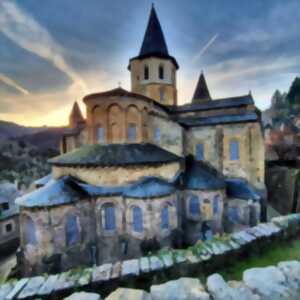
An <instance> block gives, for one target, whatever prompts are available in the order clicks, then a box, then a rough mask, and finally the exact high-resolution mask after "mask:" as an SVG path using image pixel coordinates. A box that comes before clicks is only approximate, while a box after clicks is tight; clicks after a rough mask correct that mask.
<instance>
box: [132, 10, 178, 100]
mask: <svg viewBox="0 0 300 300" xmlns="http://www.w3.org/2000/svg"><path fill="white" fill-rule="evenodd" d="M128 69H129V71H130V72H131V91H132V92H134V93H138V94H142V95H144V96H147V97H150V98H152V99H154V100H156V101H157V102H159V103H161V104H165V105H177V88H176V71H177V70H178V69H179V66H178V63H177V61H176V59H175V58H174V57H173V56H170V55H169V51H168V47H167V44H166V41H165V37H164V34H163V31H162V29H161V26H160V23H159V20H158V17H157V14H156V11H155V8H154V6H153V5H152V8H151V12H150V17H149V21H148V25H147V29H146V32H145V36H144V40H143V43H142V47H141V50H140V53H139V55H138V56H136V57H133V58H131V59H130V61H129V66H128Z"/></svg>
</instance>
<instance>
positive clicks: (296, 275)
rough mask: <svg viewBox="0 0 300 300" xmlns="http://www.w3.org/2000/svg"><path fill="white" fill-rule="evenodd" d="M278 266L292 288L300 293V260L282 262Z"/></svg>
mask: <svg viewBox="0 0 300 300" xmlns="http://www.w3.org/2000/svg"><path fill="white" fill-rule="evenodd" d="M278 268H279V270H280V271H281V272H282V273H283V274H284V275H285V278H286V280H287V285H288V287H289V288H290V290H291V291H294V292H296V293H299V294H300V262H299V261H286V262H281V263H279V264H278Z"/></svg>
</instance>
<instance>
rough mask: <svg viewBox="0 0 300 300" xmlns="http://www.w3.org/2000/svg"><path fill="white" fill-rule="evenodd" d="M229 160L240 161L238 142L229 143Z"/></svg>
mask: <svg viewBox="0 0 300 300" xmlns="http://www.w3.org/2000/svg"><path fill="white" fill-rule="evenodd" d="M229 152H230V153H229V154H230V160H239V159H240V143H239V141H238V140H235V139H234V140H231V141H230V143H229Z"/></svg>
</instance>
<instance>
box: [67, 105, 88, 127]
mask: <svg viewBox="0 0 300 300" xmlns="http://www.w3.org/2000/svg"><path fill="white" fill-rule="evenodd" d="M84 122H85V120H84V118H83V116H82V113H81V110H80V107H79V105H78V103H77V101H75V102H74V104H73V107H72V110H71V113H70V116H69V126H70V127H71V128H76V127H78V125H80V124H82V123H84Z"/></svg>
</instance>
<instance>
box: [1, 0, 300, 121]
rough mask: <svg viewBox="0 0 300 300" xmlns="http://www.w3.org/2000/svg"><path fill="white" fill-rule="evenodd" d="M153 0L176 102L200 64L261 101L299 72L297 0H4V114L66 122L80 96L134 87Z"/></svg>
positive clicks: (224, 90)
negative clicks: (133, 69)
mask: <svg viewBox="0 0 300 300" xmlns="http://www.w3.org/2000/svg"><path fill="white" fill-rule="evenodd" d="M152 2H153V3H154V5H155V8H156V11H157V14H158V17H159V20H160V23H161V26H162V29H163V32H164V35H165V38H166V42H167V45H168V49H169V53H170V55H172V56H174V57H176V59H177V61H178V63H179V65H180V69H179V70H178V74H177V76H178V83H177V88H178V98H179V104H184V103H187V102H189V101H190V100H191V97H192V94H193V91H194V89H195V85H196V82H197V79H198V76H199V74H200V72H201V71H203V72H204V74H205V76H206V80H207V84H208V87H209V89H210V93H211V95H212V97H213V98H224V97H229V96H239V95H244V94H248V93H249V91H250V90H251V93H252V95H253V97H254V100H255V102H256V105H257V106H258V107H259V108H260V109H262V110H263V109H265V108H267V107H268V106H269V105H270V98H271V96H272V94H273V93H274V91H275V90H276V89H279V90H281V91H287V90H288V89H289V86H290V85H291V82H292V80H293V79H294V78H295V77H296V76H299V74H300V30H299V24H300V1H299V0H288V1H287V0H286V1H283V0H255V1H246V0H245V1H241V0H214V1H211V0H186V1H180V0H156V1H148V0H114V1H111V0H84V1H79V0H76V1H74V0H43V1H41V0H0V120H6V121H12V122H16V123H19V124H23V125H27V126H42V125H48V126H60V125H65V124H67V122H68V115H69V112H70V110H71V107H72V104H73V102H74V101H78V102H79V104H80V106H81V108H82V110H83V112H85V108H84V105H83V103H82V97H83V96H84V95H86V94H89V93H91V92H100V91H105V90H109V89H113V88H116V87H118V85H119V84H120V85H121V86H122V87H123V88H125V89H128V90H130V74H129V71H128V70H127V66H128V61H129V58H131V57H134V56H136V55H138V53H139V50H140V47H141V44H142V40H143V36H144V32H145V29H146V25H147V21H148V17H149V13H150V8H151V3H152Z"/></svg>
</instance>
